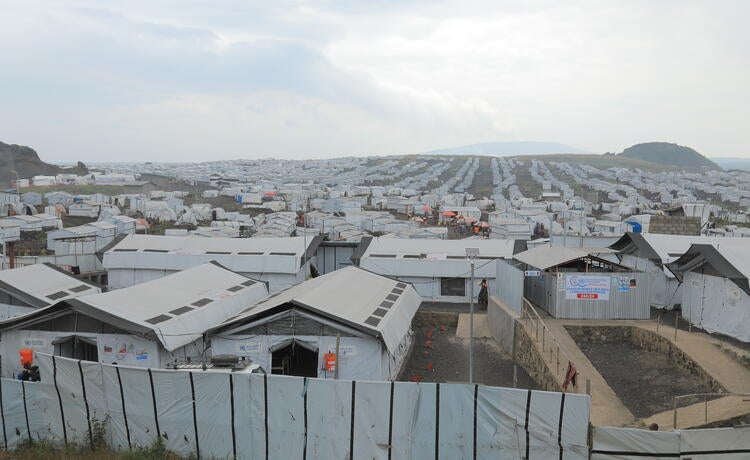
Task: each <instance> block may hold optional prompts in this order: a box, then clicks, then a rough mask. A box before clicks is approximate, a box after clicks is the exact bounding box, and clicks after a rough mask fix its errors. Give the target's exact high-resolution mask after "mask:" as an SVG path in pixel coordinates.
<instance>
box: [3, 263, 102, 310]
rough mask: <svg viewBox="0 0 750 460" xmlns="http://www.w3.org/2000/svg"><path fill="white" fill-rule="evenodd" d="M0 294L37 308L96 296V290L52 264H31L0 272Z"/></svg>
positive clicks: (97, 290)
mask: <svg viewBox="0 0 750 460" xmlns="http://www.w3.org/2000/svg"><path fill="white" fill-rule="evenodd" d="M0 291H5V292H7V293H8V294H10V295H12V296H13V297H16V298H19V299H21V300H23V301H24V302H27V303H28V304H29V305H31V306H34V307H37V308H41V307H46V306H48V305H51V304H53V303H55V302H59V301H61V300H65V299H71V298H74V297H78V296H82V295H88V294H98V293H100V292H102V291H101V289H99V288H98V287H96V286H94V285H93V284H91V283H89V282H88V281H84V280H80V279H78V278H76V277H74V276H73V275H72V274H69V273H67V272H65V271H63V270H62V269H60V268H57V267H55V266H54V265H52V264H34V265H27V266H25V267H21V268H14V269H12V270H2V271H0Z"/></svg>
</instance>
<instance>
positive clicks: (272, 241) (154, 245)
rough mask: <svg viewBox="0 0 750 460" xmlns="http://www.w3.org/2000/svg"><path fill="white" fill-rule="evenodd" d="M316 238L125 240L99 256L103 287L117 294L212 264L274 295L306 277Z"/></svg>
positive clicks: (142, 237) (140, 237)
mask: <svg viewBox="0 0 750 460" xmlns="http://www.w3.org/2000/svg"><path fill="white" fill-rule="evenodd" d="M319 243H320V238H302V237H294V238H184V237H179V236H159V235H128V236H127V237H125V238H124V239H123V240H121V241H120V242H118V243H117V244H115V245H114V246H112V247H110V248H108V249H107V251H106V252H105V253H104V257H103V265H104V268H106V269H107V271H108V274H109V287H110V288H113V289H119V288H123V287H128V286H132V285H134V284H138V283H142V282H144V281H149V280H153V279H156V278H160V277H162V276H165V275H168V274H170V273H174V272H177V271H180V270H184V269H186V268H189V267H194V266H196V265H199V264H202V263H205V262H208V261H211V260H215V261H217V262H219V263H220V264H222V265H223V266H225V267H227V268H228V269H230V270H232V271H234V272H237V273H240V274H243V275H245V276H248V277H250V278H253V279H258V280H261V281H266V282H267V283H268V288H269V290H270V291H271V292H277V291H280V290H282V289H284V288H287V287H289V286H293V285H295V284H297V283H300V282H302V281H304V280H305V279H306V278H307V276H308V275H309V274H310V264H312V263H314V258H315V254H316V252H317V247H318V244H319Z"/></svg>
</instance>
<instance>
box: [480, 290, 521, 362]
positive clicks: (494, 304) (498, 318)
mask: <svg viewBox="0 0 750 460" xmlns="http://www.w3.org/2000/svg"><path fill="white" fill-rule="evenodd" d="M519 318H520V315H519V314H518V313H517V312H516V311H515V310H514V309H513V308H511V307H510V306H508V305H507V304H506V303H505V302H503V301H502V300H500V299H498V298H497V297H495V296H491V297H490V299H489V302H488V303H487V324H488V326H489V328H490V334H492V338H494V339H495V341H496V342H497V343H498V345H500V347H501V348H502V349H503V351H505V352H506V353H508V354H509V355H511V356H514V355H515V349H514V347H515V343H516V321H517V320H518V319H519Z"/></svg>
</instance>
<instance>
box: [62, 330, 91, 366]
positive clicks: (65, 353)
mask: <svg viewBox="0 0 750 460" xmlns="http://www.w3.org/2000/svg"><path fill="white" fill-rule="evenodd" d="M52 344H53V345H54V346H55V355H56V356H62V357H64V358H73V359H81V360H83V361H94V362H96V361H99V351H98V348H97V346H96V339H92V338H90V337H81V336H79V335H71V336H68V337H61V338H59V339H57V340H54V341H53V342H52Z"/></svg>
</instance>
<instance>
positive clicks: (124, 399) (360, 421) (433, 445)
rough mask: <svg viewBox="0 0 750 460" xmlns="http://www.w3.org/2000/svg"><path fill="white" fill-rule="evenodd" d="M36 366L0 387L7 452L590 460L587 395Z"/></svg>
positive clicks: (47, 362)
mask: <svg viewBox="0 0 750 460" xmlns="http://www.w3.org/2000/svg"><path fill="white" fill-rule="evenodd" d="M36 361H37V364H38V365H39V367H40V372H41V374H42V379H43V381H42V382H40V383H30V382H21V381H14V380H2V381H1V382H0V390H1V391H2V394H1V395H0V415H1V416H2V417H1V418H2V426H3V443H4V446H5V448H6V449H9V448H13V447H15V446H17V445H19V443H21V442H23V440H24V439H33V440H42V439H45V440H50V441H52V442H58V443H60V444H63V443H64V444H76V445H84V446H85V445H87V444H92V443H93V442H94V438H95V436H97V433H102V432H103V433H104V439H105V440H106V442H107V444H108V445H109V446H110V447H112V448H113V449H117V450H125V449H134V448H136V447H139V446H148V445H150V444H152V443H154V442H155V440H157V439H160V440H161V441H162V442H163V443H164V445H165V447H166V448H167V449H170V450H172V451H174V452H176V453H177V454H179V455H185V456H188V455H192V456H195V457H198V458H201V457H213V458H252V459H257V458H260V459H298V458H299V459H307V458H309V459H329V458H338V459H359V458H367V459H428V458H429V459H455V458H467V459H469V458H473V459H483V458H488V459H489V458H493V459H494V458H527V459H528V458H530V459H546V458H560V457H562V456H563V454H564V457H565V458H567V459H586V458H588V447H587V445H588V443H587V436H588V419H589V417H588V416H589V409H590V401H591V400H590V398H589V397H587V396H584V395H576V394H564V393H551V392H544V391H532V390H516V389H510V388H496V387H487V386H481V385H467V384H433V383H411V382H395V383H392V382H357V381H342V380H320V379H307V378H299V377H285V376H275V375H263V374H251V375H248V374H238V373H218V372H201V371H197V372H185V371H172V370H163V369H159V370H157V369H143V368H129V367H123V366H113V365H107V364H101V363H93V362H86V361H76V360H71V359H66V358H60V357H51V356H49V355H42V354H37V358H36Z"/></svg>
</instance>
